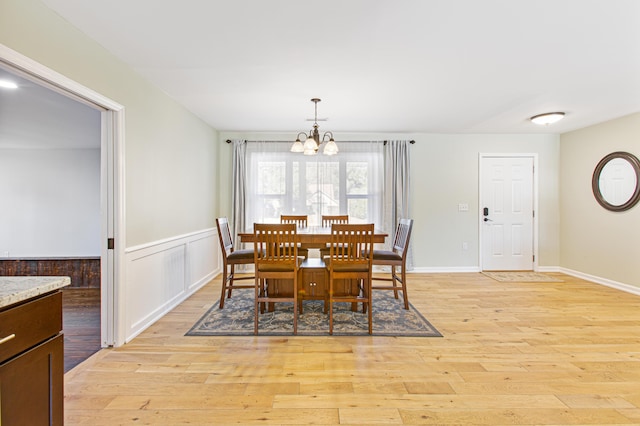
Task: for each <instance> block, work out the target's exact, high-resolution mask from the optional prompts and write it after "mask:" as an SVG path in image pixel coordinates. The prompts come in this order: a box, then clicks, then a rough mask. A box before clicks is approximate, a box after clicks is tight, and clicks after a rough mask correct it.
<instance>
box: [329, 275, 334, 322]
mask: <svg viewBox="0 0 640 426" xmlns="http://www.w3.org/2000/svg"><path fill="white" fill-rule="evenodd" d="M332 295H333V279H332V278H331V277H329V334H333V298H332V297H331V296H332Z"/></svg>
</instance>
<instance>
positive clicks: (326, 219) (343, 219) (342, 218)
mask: <svg viewBox="0 0 640 426" xmlns="http://www.w3.org/2000/svg"><path fill="white" fill-rule="evenodd" d="M321 218H322V222H321V223H322V227H323V228H324V227H327V228H328V227H330V226H331V225H333V224H334V223H349V215H348V214H336V215H330V214H323V215H322V216H321Z"/></svg>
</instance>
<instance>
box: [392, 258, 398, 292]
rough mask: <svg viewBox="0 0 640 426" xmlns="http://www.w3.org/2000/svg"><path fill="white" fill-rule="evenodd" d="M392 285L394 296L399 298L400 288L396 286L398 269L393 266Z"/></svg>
mask: <svg viewBox="0 0 640 426" xmlns="http://www.w3.org/2000/svg"><path fill="white" fill-rule="evenodd" d="M391 285H392V286H393V296H394V297H395V298H396V299H397V298H398V287H397V285H396V267H395V265H391Z"/></svg>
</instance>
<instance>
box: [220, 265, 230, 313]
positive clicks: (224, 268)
mask: <svg viewBox="0 0 640 426" xmlns="http://www.w3.org/2000/svg"><path fill="white" fill-rule="evenodd" d="M228 279H229V276H228V275H227V263H226V262H223V265H222V294H220V309H222V308H224V298H225V296H226V294H225V293H226V290H227V280H228Z"/></svg>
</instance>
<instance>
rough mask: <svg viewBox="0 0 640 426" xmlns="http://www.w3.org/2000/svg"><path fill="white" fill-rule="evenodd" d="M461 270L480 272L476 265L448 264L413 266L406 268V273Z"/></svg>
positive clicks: (449, 272)
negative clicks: (444, 265)
mask: <svg viewBox="0 0 640 426" xmlns="http://www.w3.org/2000/svg"><path fill="white" fill-rule="evenodd" d="M463 272H480V268H479V267H477V266H449V267H432V266H426V267H425V266H422V267H417V268H416V267H414V268H413V269H412V270H410V271H409V270H408V271H407V273H408V274H411V273H414V274H454V273H463Z"/></svg>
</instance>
